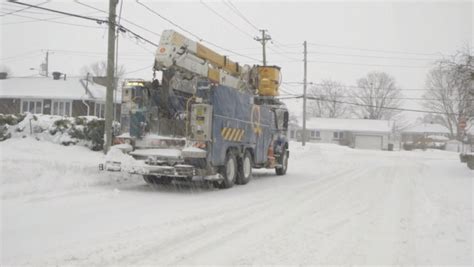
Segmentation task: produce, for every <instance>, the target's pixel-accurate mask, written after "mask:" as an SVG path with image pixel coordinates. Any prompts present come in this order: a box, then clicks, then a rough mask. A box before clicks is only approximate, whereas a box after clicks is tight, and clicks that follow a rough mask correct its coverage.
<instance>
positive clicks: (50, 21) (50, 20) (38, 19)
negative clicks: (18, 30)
mask: <svg viewBox="0 0 474 267" xmlns="http://www.w3.org/2000/svg"><path fill="white" fill-rule="evenodd" d="M89 14H90V13H89ZM12 16H17V17H21V18H28V19H32V20H27V21H16V22H7V23H2V24H1V25H2V26H3V25H14V24H24V23H31V22H38V21H43V22H49V23H56V24H64V25H72V26H80V27H84V28H95V29H102V27H98V26H88V25H82V24H75V23H69V22H63V21H53V20H57V19H64V18H68V17H69V16H59V17H53V18H35V17H31V16H25V15H19V14H12Z"/></svg>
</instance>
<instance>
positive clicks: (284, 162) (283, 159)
mask: <svg viewBox="0 0 474 267" xmlns="http://www.w3.org/2000/svg"><path fill="white" fill-rule="evenodd" d="M279 161H280V162H279V163H280V164H281V167H276V168H275V172H276V174H277V175H285V174H286V170H287V169H288V153H287V152H286V149H285V150H283V152H282V154H281V156H280V160H279Z"/></svg>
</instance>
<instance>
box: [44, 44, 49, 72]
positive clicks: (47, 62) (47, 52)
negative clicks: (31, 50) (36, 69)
mask: <svg viewBox="0 0 474 267" xmlns="http://www.w3.org/2000/svg"><path fill="white" fill-rule="evenodd" d="M44 61H45V63H46V67H45V71H46V77H48V75H49V50H46V59H45V60H44Z"/></svg>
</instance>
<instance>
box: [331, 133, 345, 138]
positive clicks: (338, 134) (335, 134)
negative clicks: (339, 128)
mask: <svg viewBox="0 0 474 267" xmlns="http://www.w3.org/2000/svg"><path fill="white" fill-rule="evenodd" d="M343 137H344V133H343V132H334V133H333V138H334V139H341V138H343Z"/></svg>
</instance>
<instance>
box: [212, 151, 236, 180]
mask: <svg viewBox="0 0 474 267" xmlns="http://www.w3.org/2000/svg"><path fill="white" fill-rule="evenodd" d="M237 168H238V166H237V159H236V158H235V155H234V153H232V151H229V152H227V155H226V157H225V163H224V166H223V167H222V168H221V172H220V173H221V175H222V176H223V177H224V179H223V180H222V181H218V182H215V183H214V185H215V186H216V187H217V188H221V189H226V188H231V187H232V186H234V183H235V180H236V177H237Z"/></svg>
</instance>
